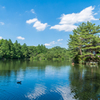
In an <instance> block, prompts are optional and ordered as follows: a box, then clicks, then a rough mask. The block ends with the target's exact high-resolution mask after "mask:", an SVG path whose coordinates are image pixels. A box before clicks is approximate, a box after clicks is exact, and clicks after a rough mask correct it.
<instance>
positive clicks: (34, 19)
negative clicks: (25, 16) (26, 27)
mask: <svg viewBox="0 0 100 100" xmlns="http://www.w3.org/2000/svg"><path fill="white" fill-rule="evenodd" d="M37 20H38V19H37V18H33V19H29V20H27V21H26V23H28V24H31V23H34V22H36V21H37Z"/></svg>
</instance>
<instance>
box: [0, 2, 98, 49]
mask: <svg viewBox="0 0 100 100" xmlns="http://www.w3.org/2000/svg"><path fill="white" fill-rule="evenodd" d="M99 18H100V0H0V39H2V38H3V39H11V40H12V42H15V40H18V42H19V43H21V44H23V43H26V44H27V45H28V46H32V45H33V46H37V45H38V44H44V45H45V46H46V47H47V48H52V47H54V46H61V47H64V48H67V47H68V46H67V41H68V39H69V34H72V30H73V29H74V28H77V26H78V25H79V24H80V23H82V22H86V21H91V22H92V23H96V25H100V21H99V20H98V19H99Z"/></svg>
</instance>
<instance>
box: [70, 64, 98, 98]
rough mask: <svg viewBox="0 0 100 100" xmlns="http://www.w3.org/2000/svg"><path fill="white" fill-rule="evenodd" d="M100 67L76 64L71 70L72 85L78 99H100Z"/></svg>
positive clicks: (72, 90)
mask: <svg viewBox="0 0 100 100" xmlns="http://www.w3.org/2000/svg"><path fill="white" fill-rule="evenodd" d="M99 72H100V68H98V67H93V68H91V67H83V66H78V65H77V66H74V68H72V67H71V70H70V77H69V79H70V82H71V83H70V87H71V92H72V93H74V94H75V95H74V98H75V99H78V100H98V99H100V73H99Z"/></svg>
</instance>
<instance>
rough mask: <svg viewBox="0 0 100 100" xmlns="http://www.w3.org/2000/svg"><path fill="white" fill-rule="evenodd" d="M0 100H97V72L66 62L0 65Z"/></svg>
mask: <svg viewBox="0 0 100 100" xmlns="http://www.w3.org/2000/svg"><path fill="white" fill-rule="evenodd" d="M19 81H21V83H20V84H18V83H17V82H19ZM0 100H100V68H99V66H98V67H89V66H83V65H75V66H72V65H71V64H70V63H69V62H37V61H34V62H32V61H22V60H7V61H0Z"/></svg>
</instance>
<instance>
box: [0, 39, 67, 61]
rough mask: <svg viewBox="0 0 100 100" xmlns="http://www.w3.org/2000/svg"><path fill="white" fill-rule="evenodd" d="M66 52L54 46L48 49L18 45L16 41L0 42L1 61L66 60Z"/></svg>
mask: <svg viewBox="0 0 100 100" xmlns="http://www.w3.org/2000/svg"><path fill="white" fill-rule="evenodd" d="M67 54H68V50H66V49H65V48H61V47H59V46H56V47H54V48H51V49H48V48H46V47H45V45H38V46H27V45H26V44H25V43H24V44H23V45H20V43H18V41H17V40H16V41H15V43H12V41H11V40H10V39H9V40H4V39H1V40H0V58H1V59H5V58H6V59H23V58H30V59H31V60H54V61H56V60H59V61H60V60H65V59H68V55H67Z"/></svg>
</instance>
